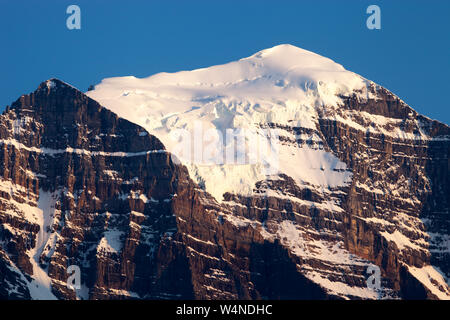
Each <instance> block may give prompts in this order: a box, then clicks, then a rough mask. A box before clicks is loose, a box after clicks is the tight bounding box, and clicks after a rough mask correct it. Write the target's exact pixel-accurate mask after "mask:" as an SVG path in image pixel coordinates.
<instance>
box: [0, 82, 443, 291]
mask: <svg viewBox="0 0 450 320" xmlns="http://www.w3.org/2000/svg"><path fill="white" fill-rule="evenodd" d="M372 89H373V90H374V94H376V95H377V97H378V99H377V100H368V101H366V102H361V101H358V100H357V99H356V98H354V97H347V98H346V99H345V106H344V108H342V110H341V111H338V112H341V113H342V115H343V116H346V117H351V119H352V121H354V122H356V123H358V124H359V125H361V126H363V127H368V126H370V122H367V121H368V120H367V117H360V116H359V115H360V114H361V112H366V113H369V114H373V115H381V116H385V117H389V118H397V119H400V120H401V119H404V120H401V122H399V124H398V125H399V126H402V128H403V129H404V130H405V131H407V132H412V133H413V132H415V130H419V129H422V130H426V131H427V134H428V135H429V136H430V137H432V138H433V139H429V140H427V141H422V140H407V139H404V140H402V139H397V138H393V137H390V136H389V135H377V134H374V135H372V134H370V133H364V132H362V131H360V130H355V129H354V128H353V127H351V126H350V125H348V124H346V123H344V122H342V121H341V122H339V121H336V120H332V119H331V120H330V117H329V115H327V111H326V110H324V112H323V114H321V115H320V116H321V119H320V126H319V127H318V128H317V130H316V133H317V134H318V135H319V136H320V137H322V138H323V139H322V140H323V141H324V143H322V144H321V145H310V146H309V147H312V148H322V149H325V150H327V151H328V152H331V153H333V154H334V155H336V156H337V157H338V158H339V159H340V160H341V161H343V162H345V163H346V164H347V166H348V168H349V170H351V172H352V181H351V183H350V184H348V185H345V186H341V187H336V188H330V190H327V192H325V193H324V192H318V191H317V190H315V189H314V188H308V187H305V186H303V187H301V188H300V187H299V186H298V185H297V184H296V183H295V182H294V181H293V179H292V178H290V177H288V176H286V175H280V177H279V179H273V180H270V179H269V180H265V181H260V182H258V183H257V184H256V185H255V188H254V192H253V195H252V196H250V197H244V196H241V195H236V194H230V193H227V194H225V195H224V200H225V201H223V202H222V203H218V202H217V201H216V200H215V199H214V198H213V197H211V196H210V195H209V194H208V193H206V192H205V191H204V190H202V189H201V188H200V187H199V186H198V185H196V184H195V183H194V182H193V181H192V180H191V179H190V178H189V175H188V171H187V170H186V169H185V167H183V166H180V165H177V164H175V163H174V162H173V161H172V159H171V156H170V154H169V153H168V152H166V151H165V149H164V146H163V145H162V143H161V142H160V141H159V140H158V139H157V138H156V137H154V136H151V135H149V134H148V133H147V132H146V131H145V130H144V129H142V128H141V127H139V126H137V125H135V124H132V123H131V122H129V121H126V120H124V119H121V118H118V117H117V116H116V115H115V114H114V113H112V112H110V111H108V110H107V109H105V108H103V107H101V106H100V105H99V104H98V103H97V102H95V101H94V100H92V99H90V98H88V97H86V96H85V95H84V94H83V93H81V92H79V91H78V90H76V89H75V88H73V87H71V86H69V85H67V84H65V83H63V82H61V81H59V80H56V79H52V80H48V81H46V82H44V83H42V84H41V85H40V86H39V88H38V89H37V90H36V91H35V92H33V93H31V94H29V95H24V96H22V97H21V98H20V99H19V100H17V101H16V102H15V103H14V104H13V105H12V106H11V107H10V108H7V110H6V111H5V112H4V113H3V115H1V116H0V143H1V144H0V147H1V149H0V161H1V166H0V297H1V298H16V299H29V298H35V299H37V298H46V297H49V296H52V295H53V296H54V297H56V298H61V299H76V298H82V299H129V298H140V299H191V298H196V299H335V298H378V297H391V298H408V299H414V298H419V299H423V298H437V295H436V291H434V293H433V290H440V292H441V294H443V295H445V294H447V295H449V291H448V286H442V285H441V284H440V283H439V282H438V280H439V279H433V277H431V278H430V279H431V280H430V281H431V283H433V281H434V283H435V284H436V285H435V287H431V288H430V287H429V286H426V285H424V284H423V283H422V282H421V281H419V280H418V279H417V277H415V276H414V272H415V270H419V269H420V270H422V268H423V267H427V266H429V265H434V266H437V267H438V268H439V269H440V270H441V271H442V273H443V274H444V275H445V276H447V277H448V276H449V275H450V266H449V256H448V254H449V253H448V244H446V242H445V241H446V239H448V235H449V219H448V208H449V194H450V193H449V191H450V190H449V185H450V183H449V176H448V168H449V161H448V156H449V140H448V139H444V138H445V137H448V136H450V131H449V128H448V127H447V126H445V125H443V124H440V123H438V122H435V121H431V120H429V119H426V118H424V117H421V116H420V115H417V114H416V113H415V112H413V111H412V110H411V109H410V108H409V107H408V106H406V105H405V104H404V103H403V102H401V101H400V100H398V99H397V98H395V97H394V96H393V95H392V94H390V93H389V92H387V91H385V90H382V89H379V88H377V89H375V88H372ZM354 111H356V113H353V112H354ZM416 119H420V120H421V123H422V124H423V126H422V128H417V126H416V123H417V122H415V120H416ZM270 126H271V127H274V128H276V127H280V129H282V130H286V131H292V132H301V131H302V130H303V129H302V128H297V127H286V126H283V127H281V126H280V125H279V124H276V123H273V124H270ZM387 129H389V130H391V129H392V128H387ZM284 143H292V144H296V145H298V146H299V147H301V146H302V145H305V144H307V143H308V142H307V141H302V140H296V141H288V140H286V141H284ZM364 155H366V156H364ZM299 170H301V164H299ZM268 189H269V190H274V191H277V192H278V194H281V195H283V196H267V193H264V190H268ZM326 201H332V202H333V203H335V204H336V206H337V207H339V208H338V209H336V208H335V207H327V206H324V205H321V204H323V203H324V202H326ZM395 231H398V232H399V233H400V236H397V238H398V239H401V240H403V242H401V241H389V239H390V238H389V237H390V235H392V234H393V235H398V234H397V233H395ZM404 237H406V239H407V241H406V240H405V239H404ZM397 238H394V240H395V239H397ZM405 241H406V242H405ZM408 241H409V242H408ZM447 241H448V240H447ZM402 245H403V246H402ZM399 246H401V247H399ZM372 264H376V265H378V266H379V267H380V268H381V276H382V289H381V290H379V291H374V290H370V289H368V288H367V284H366V278H367V274H366V271H367V267H368V266H370V265H372ZM71 265H76V266H79V267H80V269H81V282H82V288H81V289H80V290H72V289H69V288H68V287H67V285H66V281H67V278H68V276H69V274H68V272H67V269H68V267H69V266H71ZM411 268H415V269H411Z"/></svg>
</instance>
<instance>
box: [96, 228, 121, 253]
mask: <svg viewBox="0 0 450 320" xmlns="http://www.w3.org/2000/svg"><path fill="white" fill-rule="evenodd" d="M123 234H124V233H123V231H120V230H118V229H109V230H106V231H105V232H104V234H103V237H102V238H101V239H100V242H99V244H98V246H97V253H104V252H107V253H119V252H120V250H122V247H123V240H122V239H121V238H122V237H123Z"/></svg>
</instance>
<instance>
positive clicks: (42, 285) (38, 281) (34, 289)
mask: <svg viewBox="0 0 450 320" xmlns="http://www.w3.org/2000/svg"><path fill="white" fill-rule="evenodd" d="M30 209H31V210H33V211H35V212H34V213H32V215H33V216H34V217H36V219H37V223H38V225H39V228H40V229H39V232H38V234H37V238H36V246H35V247H34V248H32V249H31V250H29V251H28V255H29V257H30V262H31V264H32V265H33V281H31V283H30V284H29V286H28V287H29V290H30V295H31V298H32V299H36V300H56V297H55V296H54V295H53V293H52V292H51V278H50V277H49V276H48V274H47V271H46V270H44V269H43V268H42V267H41V266H40V264H39V257H40V256H41V254H42V252H43V250H44V248H45V245H46V244H47V240H48V238H49V232H48V231H47V227H49V226H50V225H51V224H52V218H53V216H54V211H55V198H54V196H53V195H52V194H51V193H49V192H44V191H43V190H39V202H38V207H37V208H36V207H31V206H30Z"/></svg>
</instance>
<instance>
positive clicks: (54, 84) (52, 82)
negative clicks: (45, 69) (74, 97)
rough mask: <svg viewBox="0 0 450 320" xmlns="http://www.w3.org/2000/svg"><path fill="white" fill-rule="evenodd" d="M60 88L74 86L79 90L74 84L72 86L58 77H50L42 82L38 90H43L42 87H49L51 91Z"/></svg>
mask: <svg viewBox="0 0 450 320" xmlns="http://www.w3.org/2000/svg"><path fill="white" fill-rule="evenodd" d="M60 88H73V89H75V90H77V91H79V90H78V89H77V88H75V87H74V86H72V85H70V84H68V83H66V82H64V81H62V80H59V79H57V78H50V79H48V80H46V81H44V82H42V83H41V84H40V85H39V86H38V88H37V91H39V90H42V89H47V90H49V91H51V90H58V89H60Z"/></svg>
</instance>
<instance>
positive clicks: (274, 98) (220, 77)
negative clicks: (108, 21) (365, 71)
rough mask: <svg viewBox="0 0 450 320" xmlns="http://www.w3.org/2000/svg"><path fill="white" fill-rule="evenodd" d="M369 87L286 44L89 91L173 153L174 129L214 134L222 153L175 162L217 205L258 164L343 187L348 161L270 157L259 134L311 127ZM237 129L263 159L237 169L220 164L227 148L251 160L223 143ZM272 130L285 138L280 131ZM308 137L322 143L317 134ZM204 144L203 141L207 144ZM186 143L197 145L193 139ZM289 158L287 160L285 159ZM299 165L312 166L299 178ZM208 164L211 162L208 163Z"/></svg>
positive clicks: (285, 150) (261, 174) (284, 151)
mask: <svg viewBox="0 0 450 320" xmlns="http://www.w3.org/2000/svg"><path fill="white" fill-rule="evenodd" d="M369 85H370V82H369V81H367V80H365V79H364V78H362V77H360V76H358V75H356V74H354V73H352V72H350V71H347V70H345V69H344V68H343V67H342V66H341V65H340V64H337V63H335V62H333V61H332V60H330V59H328V58H325V57H322V56H320V55H318V54H315V53H313V52H310V51H307V50H303V49H300V48H297V47H295V46H292V45H287V44H284V45H279V46H276V47H273V48H270V49H266V50H262V51H260V52H258V53H256V54H254V55H252V56H250V57H248V58H244V59H241V60H239V61H234V62H230V63H227V64H224V65H218V66H213V67H209V68H203V69H198V70H193V71H181V72H177V73H159V74H156V75H153V76H151V77H148V78H145V79H138V78H135V77H119V78H110V79H105V80H103V81H102V82H101V84H99V85H97V86H96V87H95V90H93V91H89V92H88V93H87V94H88V95H89V96H90V97H92V98H93V99H95V100H97V101H100V103H102V104H103V105H104V106H107V107H108V108H109V109H111V110H112V111H114V112H116V113H117V114H118V115H119V116H121V117H124V118H126V119H128V120H130V121H132V122H135V123H137V124H140V125H142V126H143V127H145V128H146V129H147V130H148V131H149V132H150V133H152V134H154V135H156V136H157V137H159V138H160V139H161V140H162V141H163V143H164V144H165V145H166V146H167V148H168V150H170V151H172V152H173V153H175V154H176V155H178V156H180V154H179V153H180V152H179V149H180V144H182V145H184V146H185V145H186V144H185V143H183V142H181V141H180V139H178V138H174V133H175V132H177V130H178V131H179V130H185V131H188V132H189V133H190V134H192V135H194V132H195V129H196V128H197V129H198V130H201V132H202V133H200V135H202V136H204V135H205V132H213V133H212V135H213V136H214V138H215V141H213V142H212V143H211V144H212V146H214V148H215V150H220V151H219V154H213V155H211V154H208V155H205V154H204V153H202V156H201V159H199V157H198V156H197V155H192V154H189V155H188V157H186V156H183V155H181V156H180V158H182V160H183V159H184V160H185V161H183V162H184V163H185V164H186V165H188V167H189V168H190V172H191V175H192V176H193V177H196V178H197V182H202V184H203V185H204V186H205V187H206V190H208V191H209V192H210V193H212V194H213V195H214V196H215V197H216V198H217V199H218V200H219V201H220V200H222V196H223V194H224V193H225V192H237V193H241V194H250V193H251V192H252V190H253V188H254V184H255V183H256V182H257V181H259V180H262V179H264V178H265V176H266V175H267V172H266V171H265V170H264V169H263V168H262V166H263V164H262V162H263V163H265V164H266V165H267V163H269V164H271V165H275V166H276V168H275V171H277V172H278V171H279V173H284V174H288V175H289V176H292V177H294V179H295V180H296V181H297V182H298V183H299V184H302V183H312V184H315V185H318V186H325V187H329V186H331V187H332V186H335V185H342V184H345V183H346V182H348V178H349V176H350V173H349V172H345V170H341V171H339V173H337V172H336V170H335V169H336V168H338V169H339V170H340V169H345V164H343V163H340V162H339V161H338V159H335V158H334V156H332V155H331V154H328V153H326V152H324V151H323V150H319V149H317V148H316V149H315V150H314V149H311V148H304V149H302V152H300V153H299V152H298V150H299V149H298V148H296V147H294V149H295V150H296V151H292V150H290V149H291V147H292V146H290V147H288V146H280V147H281V151H280V152H278V151H277V154H276V156H277V159H274V158H273V156H272V155H270V154H268V153H267V152H265V151H263V150H267V149H270V142H269V140H267V139H266V140H264V138H262V139H260V138H261V137H264V136H266V133H267V132H262V131H261V130H262V129H263V128H267V126H268V125H269V124H271V123H277V124H285V125H287V124H289V125H290V126H296V127H302V128H309V129H311V130H315V129H316V127H317V119H318V114H317V112H318V110H319V109H318V108H321V107H324V106H327V107H330V106H338V105H339V103H340V102H341V96H345V95H351V94H354V93H357V94H358V96H360V97H361V98H362V99H364V98H367V97H368V95H369V93H368V92H369V91H368V86H369ZM199 128H200V129H199ZM242 129H246V130H247V131H246V133H245V134H244V135H245V138H244V139H245V140H247V141H248V143H247V144H251V141H253V140H258V141H259V142H260V144H261V145H260V148H259V151H258V152H260V154H263V156H264V159H259V160H262V161H256V162H255V161H253V162H254V163H250V162H251V161H245V160H244V161H241V162H240V163H239V165H238V166H236V165H230V163H229V161H228V162H227V161H222V159H220V160H217V158H218V157H222V153H226V152H227V150H230V148H232V147H235V149H236V150H235V153H236V157H242V158H252V157H253V158H254V155H253V154H251V153H250V152H249V151H248V150H247V149H248V147H249V146H248V145H247V146H246V145H238V146H234V145H230V143H228V142H227V139H226V132H227V130H228V132H230V130H231V131H233V132H234V133H236V130H242ZM208 130H209V131H208ZM211 130H216V131H217V133H214V131H211ZM272 131H273V130H272ZM272 133H273V134H275V135H277V134H287V133H286V132H285V133H283V132H280V131H279V130H278V131H276V132H272ZM290 134H291V133H290ZM218 135H220V137H218ZM195 139H197V140H198V137H196V138H195ZM202 139H203V140H204V139H206V138H204V137H203V138H200V140H202ZM305 139H309V141H314V142H319V141H320V137H319V136H318V135H316V134H310V135H308V136H306V137H305ZM203 140H202V142H200V144H202V145H203V146H204V145H205V144H206V141H203ZM191 142H192V144H193V143H194V138H193V137H192V138H191ZM222 151H223V152H222ZM195 152H198V150H197V151H195ZM200 152H201V151H200ZM185 153H186V152H185ZM286 157H289V158H290V160H289V161H285V160H286V159H285V158H286ZM186 158H188V159H186ZM186 160H188V161H186ZM296 161H299V162H308V163H314V164H313V165H311V166H310V167H308V168H305V170H304V171H303V172H301V173H300V172H298V171H297V170H296V169H295V166H292V163H294V162H296ZM211 163H213V164H215V165H214V166H211V165H205V164H211ZM217 164H219V165H217ZM222 164H223V165H222ZM278 165H279V166H278ZM273 169H274V168H272V170H270V171H271V172H272V173H273V171H274V170H273ZM219 181H220V183H219Z"/></svg>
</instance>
